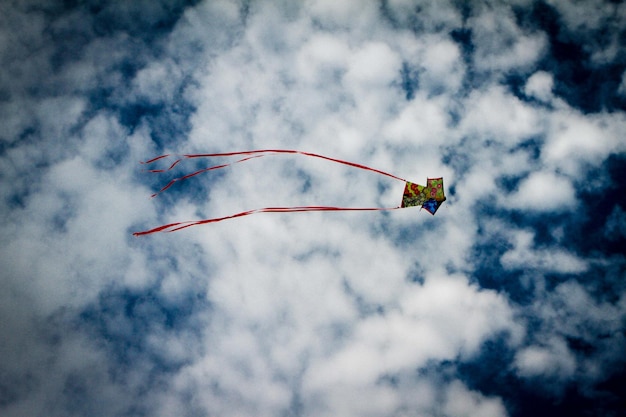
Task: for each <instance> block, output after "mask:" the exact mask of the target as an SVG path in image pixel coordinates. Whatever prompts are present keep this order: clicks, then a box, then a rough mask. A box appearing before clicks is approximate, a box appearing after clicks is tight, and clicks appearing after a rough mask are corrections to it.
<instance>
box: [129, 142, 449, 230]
mask: <svg viewBox="0 0 626 417" xmlns="http://www.w3.org/2000/svg"><path fill="white" fill-rule="evenodd" d="M271 154H299V155H304V156H309V157H314V158H320V159H325V160H327V161H331V162H335V163H339V164H343V165H348V166H351V167H353V168H359V169H363V170H366V171H372V172H375V173H377V174H380V175H385V176H387V177H390V178H393V179H396V180H399V181H402V182H404V183H406V184H407V185H406V187H405V195H406V192H407V190H408V189H409V187H410V185H413V184H412V183H411V182H409V181H407V180H405V179H404V178H400V177H398V176H396V175H393V174H390V173H388V172H385V171H381V170H379V169H376V168H372V167H368V166H366V165H362V164H357V163H355V162H349V161H344V160H342V159H336V158H331V157H328V156H324V155H320V154H316V153H312V152H304V151H298V150H292V149H257V150H252V151H240V152H222V153H202V154H184V155H177V157H178V159H176V160H175V161H174V162H173V163H171V164H170V166H169V168H167V169H148V170H147V171H148V172H152V173H162V172H167V171H170V170H172V169H173V168H174V167H175V166H176V165H178V164H179V163H180V162H181V161H183V160H184V159H194V158H214V157H228V156H245V157H244V158H241V159H239V160H237V161H234V162H230V163H227V164H220V165H214V166H211V167H208V168H203V169H200V170H197V171H195V172H192V173H190V174H187V175H184V176H182V177H178V178H174V179H173V180H171V181H170V182H168V183H167V184H166V185H165V186H164V187H163V188H161V189H160V190H159V191H157V192H156V193H154V194H152V195H151V197H156V196H157V195H159V194H160V193H162V192H164V191H165V190H167V189H168V188H170V187H171V186H172V185H174V184H175V183H177V182H180V181H183V180H186V179H188V178H191V177H194V176H196V175H199V174H202V173H204V172H208V171H212V170H216V169H221V168H226V167H228V166H231V165H234V164H238V163H241V162H245V161H249V160H251V159H254V158H260V157H263V156H266V155H271ZM172 156H176V155H172V154H165V155H160V156H157V157H156V158H152V159H150V160H148V161H145V162H141V164H144V165H150V164H153V163H154V162H157V161H160V160H162V159H165V158H169V157H172ZM432 180H441V181H440V182H441V186H440V187H439V188H441V192H440V193H441V197H442V199H441V198H440V199H438V200H437V205H436V206H435V208H434V210H433V209H431V208H430V207H429V208H427V210H428V211H429V212H430V213H431V214H433V215H434V214H435V211H437V208H438V207H439V205H441V203H443V201H445V196H444V195H443V180H442V179H441V178H434V179H433V178H429V179H428V181H429V183H430V181H432ZM420 187H421V186H420ZM422 188H424V187H422ZM433 193H434V190H433ZM433 196H434V194H433ZM431 200H433V199H431ZM433 201H434V200H433ZM431 203H432V202H431ZM406 207H410V205H406V204H405V200H404V198H403V202H402V204H401V205H399V206H397V207H331V206H294V207H265V208H260V209H254V210H247V211H242V212H240V213H236V214H232V215H230V216H224V217H216V218H211V219H204V220H190V221H184V222H175V223H169V224H165V225H162V226H158V227H155V228H153V229H149V230H145V231H142V232H135V233H133V235H134V236H143V235H148V234H152V233H157V232H175V231H177V230H182V229H186V228H188V227H191V226H198V225H201V224H208V223H216V222H220V221H223V220H227V219H234V218H237V217H243V216H249V215H251V214H256V213H293V212H304V211H389V210H398V209H401V208H406ZM422 207H426V205H425V204H422Z"/></svg>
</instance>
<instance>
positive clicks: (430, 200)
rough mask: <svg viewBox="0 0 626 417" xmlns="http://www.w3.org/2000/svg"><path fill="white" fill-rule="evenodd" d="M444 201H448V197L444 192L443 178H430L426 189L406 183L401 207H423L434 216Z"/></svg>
mask: <svg viewBox="0 0 626 417" xmlns="http://www.w3.org/2000/svg"><path fill="white" fill-rule="evenodd" d="M444 201H446V196H445V193H444V191H443V178H428V181H427V182H426V186H425V187H424V186H423V185H419V184H414V183H412V182H409V181H407V182H406V186H405V187H404V194H403V195H402V204H401V205H400V207H401V208H404V207H414V206H422V208H423V209H426V211H428V212H429V213H430V214H433V215H434V214H435V213H436V212H437V209H439V207H440V206H441V204H442V203H443V202H444Z"/></svg>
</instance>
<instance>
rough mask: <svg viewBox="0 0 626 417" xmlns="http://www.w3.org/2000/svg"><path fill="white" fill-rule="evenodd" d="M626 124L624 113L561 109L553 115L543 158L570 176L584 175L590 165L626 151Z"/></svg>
mask: <svg viewBox="0 0 626 417" xmlns="http://www.w3.org/2000/svg"><path fill="white" fill-rule="evenodd" d="M624 127H626V118H624V115H623V114H599V115H597V116H583V115H582V114H580V113H578V112H576V111H573V110H571V109H564V110H562V111H558V112H556V113H555V114H554V115H553V116H552V117H551V118H550V128H549V130H548V132H547V133H548V136H547V143H546V145H545V148H544V152H543V154H542V159H543V160H544V161H545V163H546V164H549V165H550V166H553V167H557V168H559V169H561V170H563V172H564V173H566V174H568V175H572V176H575V175H580V174H581V173H582V172H581V170H582V169H584V168H585V166H586V165H587V164H593V165H596V164H598V163H599V162H600V161H601V160H603V159H604V158H606V157H607V156H608V155H610V154H611V153H614V152H620V151H623V149H624V141H623V140H622V132H623V129H624Z"/></svg>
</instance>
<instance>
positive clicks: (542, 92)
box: [524, 71, 554, 102]
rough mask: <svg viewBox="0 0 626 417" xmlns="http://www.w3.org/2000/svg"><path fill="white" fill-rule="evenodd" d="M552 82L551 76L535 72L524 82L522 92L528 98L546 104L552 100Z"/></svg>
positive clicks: (542, 72)
mask: <svg viewBox="0 0 626 417" xmlns="http://www.w3.org/2000/svg"><path fill="white" fill-rule="evenodd" d="M553 87H554V80H553V79H552V75H550V73H548V72H545V71H537V72H536V73H534V74H533V75H532V76H531V77H530V78H529V79H528V81H527V82H526V86H525V87H524V92H525V93H526V95H528V96H530V97H534V98H536V99H538V100H541V101H544V102H548V101H550V99H551V98H552V88H553Z"/></svg>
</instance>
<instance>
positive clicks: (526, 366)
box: [515, 338, 576, 379]
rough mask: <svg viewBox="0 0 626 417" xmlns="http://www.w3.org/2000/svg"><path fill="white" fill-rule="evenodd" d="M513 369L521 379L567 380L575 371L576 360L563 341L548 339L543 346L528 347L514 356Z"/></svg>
mask: <svg viewBox="0 0 626 417" xmlns="http://www.w3.org/2000/svg"><path fill="white" fill-rule="evenodd" d="M515 367H516V368H517V371H518V372H519V374H520V375H521V376H523V377H538V376H548V377H551V376H554V377H557V378H559V379H561V378H564V379H568V378H571V377H572V376H573V375H574V372H575V371H576V359H575V357H574V355H573V354H572V353H571V352H570V350H569V349H568V347H567V345H566V344H565V341H564V340H562V339H559V338H552V339H550V340H549V341H548V342H547V343H545V345H543V346H529V347H527V348H524V349H522V350H520V351H519V352H518V353H517V355H516V356H515Z"/></svg>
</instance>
